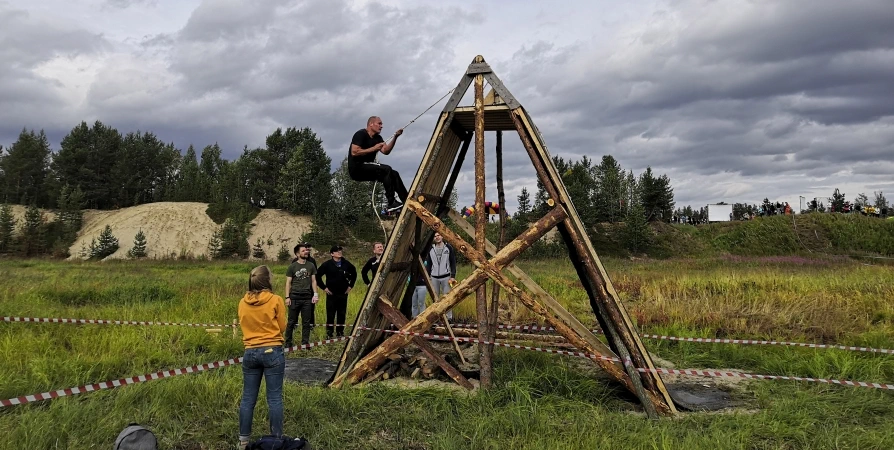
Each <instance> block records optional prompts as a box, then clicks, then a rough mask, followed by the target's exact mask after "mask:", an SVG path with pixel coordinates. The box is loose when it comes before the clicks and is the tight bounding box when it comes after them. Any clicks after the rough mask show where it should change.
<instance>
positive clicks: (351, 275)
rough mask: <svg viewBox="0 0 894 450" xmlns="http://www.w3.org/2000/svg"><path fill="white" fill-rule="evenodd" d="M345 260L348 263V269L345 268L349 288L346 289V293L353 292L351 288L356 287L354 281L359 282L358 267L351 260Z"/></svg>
mask: <svg viewBox="0 0 894 450" xmlns="http://www.w3.org/2000/svg"><path fill="white" fill-rule="evenodd" d="M345 262H346V263H348V267H347V269H348V270H345V275H347V278H348V290H347V291H345V294H347V293H349V292H351V289H354V283H356V282H357V268H356V267H354V265H353V264H351V262H350V261H347V260H345Z"/></svg>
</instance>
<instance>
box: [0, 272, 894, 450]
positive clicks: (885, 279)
mask: <svg viewBox="0 0 894 450" xmlns="http://www.w3.org/2000/svg"><path fill="white" fill-rule="evenodd" d="M604 262H605V264H606V266H607V269H608V271H609V273H610V275H611V278H612V281H613V283H614V285H615V287H616V289H617V290H618V292H619V294H620V295H621V298H622V299H623V301H624V302H625V305H626V307H627V310H628V312H629V313H630V315H631V317H632V318H634V319H635V320H636V321H638V323H639V326H640V328H641V329H642V331H645V332H650V333H652V332H654V333H659V334H672V335H679V336H705V337H739V338H772V339H780V340H795V341H804V342H828V343H831V342H835V343H841V344H853V345H867V346H873V347H879V348H894V301H892V298H894V271H892V270H891V268H890V266H888V267H885V266H867V265H863V264H861V263H859V262H855V261H853V260H849V259H841V258H820V259H806V258H793V257H786V258H775V257H767V258H742V257H717V258H702V259H697V260H686V259H673V260H660V261H656V260H634V261H631V260H620V259H612V260H606V261H604ZM520 265H521V267H522V268H523V269H524V270H525V271H527V272H528V273H529V274H531V275H532V277H533V278H534V279H535V280H536V281H537V282H538V283H540V284H541V285H542V286H543V287H544V288H545V289H546V290H547V291H549V292H550V293H552V294H553V295H554V296H555V297H556V298H557V300H559V302H560V303H562V304H563V305H565V307H566V308H568V309H569V310H570V311H572V312H573V313H574V314H575V315H577V316H578V317H579V318H581V320H582V321H583V322H584V323H585V324H586V325H588V326H595V325H596V320H595V317H594V316H593V313H592V311H590V309H589V303H588V299H587V298H586V294H585V293H584V292H583V290H582V289H581V286H580V284H579V282H578V281H577V280H576V276H575V274H574V272H573V269H572V268H571V265H570V263H569V262H568V261H563V260H550V261H540V262H533V261H524V262H521V263H520ZM253 266H254V264H252V263H248V262H204V263H203V262H186V261H181V262H158V261H140V262H113V263H95V262H85V263H69V262H50V261H40V260H25V261H22V260H4V261H2V272H3V277H0V313H2V315H4V316H10V315H13V316H32V317H70V318H97V319H124V320H153V321H170V322H192V323H199V322H201V323H220V324H226V323H231V322H232V320H233V319H234V318H235V317H236V306H237V303H238V299H239V298H240V297H241V296H242V293H243V292H244V289H245V284H246V281H247V278H248V272H249V270H250V269H251V268H252V267H253ZM271 269H272V270H273V271H274V273H275V275H274V284H275V285H276V286H279V289H278V290H280V291H281V290H282V285H283V284H284V278H283V274H284V272H285V265H276V264H274V265H271ZM470 272H471V268H470V267H461V270H460V275H461V276H465V275H467V274H468V273H470ZM364 294H365V288H362V287H360V288H358V289H357V290H355V292H354V293H353V294H352V296H351V302H350V305H349V308H348V316H349V317H348V322H349V323H350V322H352V320H353V317H354V315H355V314H356V312H357V309H358V308H359V304H360V302H361V301H362V298H363V295H364ZM505 304H506V309H507V315H508V317H509V320H510V321H511V322H512V323H517V324H527V323H538V322H537V321H536V320H535V319H534V318H533V317H532V316H531V315H530V313H528V312H527V311H526V310H525V309H524V307H522V306H519V305H518V304H516V303H515V302H513V301H511V299H506V302H505ZM455 313H456V320H457V321H465V320H471V318H472V316H473V314H474V303H473V302H471V301H466V302H464V303H463V304H461V305H459V307H458V308H457V310H455ZM324 317H325V313H324V307H323V305H322V304H321V305H320V307H318V308H317V321H318V322H319V323H322V322H323V320H324ZM315 332H316V333H317V335H316V336H315V339H314V340H317V339H321V338H322V333H323V330H322V329H319V328H318V329H316V330H315ZM645 344H646V346H647V348H649V350H650V351H651V352H653V353H654V354H656V355H658V356H660V357H661V358H663V359H665V360H669V361H671V362H673V363H674V364H675V365H676V366H677V367H678V368H729V369H736V370H745V371H750V372H753V373H762V374H777V375H798V376H813V377H823V378H839V379H851V380H859V381H876V382H886V383H894V356H891V355H878V354H867V353H858V352H847V351H841V350H820V349H805V348H790V347H770V346H745V345H742V346H733V345H723V344H712V345H708V344H696V343H677V342H668V341H654V340H645ZM341 348H342V347H341V346H339V345H330V346H326V347H323V348H320V349H313V350H310V351H306V352H301V353H300V354H298V355H294V356H291V357H293V358H295V357H305V356H314V357H322V358H328V359H335V358H337V357H338V356H339V355H340V352H341ZM241 353H242V346H241V342H240V340H239V338H238V336H235V337H234V336H233V333H231V332H230V331H229V330H224V331H223V332H222V333H219V334H210V333H207V332H205V331H204V329H201V328H187V327H164V326H154V327H138V326H116V325H70V324H43V323H41V324H33V323H0V355H2V356H0V363H2V364H0V398H3V399H6V398H10V397H14V396H19V395H25V394H32V393H37V392H44V391H47V390H53V389H60V388H68V387H72V386H77V385H81V384H86V383H93V382H99V381H105V380H111V379H116V378H121V377H126V376H134V375H140V374H143V373H147V372H154V371H157V370H161V369H172V368H178V367H185V366H189V365H193V364H199V363H205V362H212V361H217V360H221V359H227V358H231V357H235V356H241ZM494 369H495V376H494V380H495V386H494V387H493V389H491V390H489V391H487V392H481V393H477V394H474V395H464V394H461V393H457V392H456V391H454V390H440V389H431V388H429V389H416V390H404V389H399V388H396V387H392V386H390V385H387V384H384V383H374V384H371V385H368V386H366V387H362V388H345V389H326V388H321V387H306V386H301V385H296V384H292V383H287V384H286V387H285V408H286V416H287V417H286V424H285V427H286V430H287V432H289V433H292V434H298V435H304V436H307V437H308V438H309V439H310V440H311V442H312V443H313V444H314V446H315V447H314V448H321V449H328V448H339V449H342V448H343V449H392V448H412V449H454V448H483V449H505V448H523V449H540V448H587V449H589V448H647V449H676V448H711V449H713V448H743V449H744V448H749V449H751V448H772V449H776V448H791V449H801V448H855V449H858V448H859V449H864V448H870V449H872V448H879V449H883V448H891V447H894V419H892V418H894V394H892V393H891V392H887V391H879V390H873V389H866V388H847V387H840V386H828V385H821V384H809V383H797V382H782V381H755V382H743V383H740V384H737V385H736V386H735V387H729V388H726V389H729V390H731V392H732V393H733V395H734V396H735V397H736V398H737V399H739V400H740V401H742V402H743V403H744V406H743V407H742V408H739V409H736V410H732V411H727V412H725V413H684V414H681V415H679V417H677V418H674V419H662V420H658V421H651V420H648V419H646V418H645V416H644V415H643V414H642V413H641V412H640V408H639V406H638V405H637V402H636V401H635V399H633V398H632V397H631V396H630V395H629V394H627V393H626V391H624V390H623V389H621V388H619V387H618V386H617V385H615V384H613V383H609V382H607V381H605V379H604V377H602V376H600V375H599V373H598V372H597V371H595V370H594V369H593V367H592V364H590V363H587V362H586V361H583V360H580V359H577V358H571V357H564V356H554V355H546V354H541V353H532V352H523V351H516V350H509V349H501V348H498V349H497V351H496V361H495V368H494ZM241 382H242V375H241V370H240V368H239V367H238V366H237V367H231V368H223V369H216V370H213V371H210V372H206V373H202V374H193V375H183V376H177V377H174V378H170V379H164V380H157V381H151V382H147V383H140V384H136V385H132V386H126V387H121V388H117V389H113V390H108V391H101V392H93V393H86V394H81V395H76V396H72V397H66V398H61V399H56V400H52V401H47V402H38V403H33V404H29V405H24V406H16V407H7V408H2V409H0V435H2V436H4V439H0V449H6V448H10V449H12V448H41V449H42V448H73V449H74V448H76V449H81V448H110V447H111V445H112V442H113V441H114V439H115V436H116V435H117V433H118V432H119V431H120V430H121V429H122V428H123V427H124V426H125V425H127V424H128V423H129V422H140V423H142V424H144V425H147V426H149V427H150V428H151V429H153V430H154V431H155V432H156V434H157V435H158V436H159V438H160V440H161V444H162V447H161V448H164V449H224V448H233V445H234V443H235V441H236V439H235V438H236V430H237V426H238V419H237V408H238V402H239V397H240V395H241ZM265 428H266V405H265V404H264V402H263V401H261V402H259V404H258V408H257V410H256V414H255V430H254V431H255V435H260V434H262V433H263V432H264V430H265Z"/></svg>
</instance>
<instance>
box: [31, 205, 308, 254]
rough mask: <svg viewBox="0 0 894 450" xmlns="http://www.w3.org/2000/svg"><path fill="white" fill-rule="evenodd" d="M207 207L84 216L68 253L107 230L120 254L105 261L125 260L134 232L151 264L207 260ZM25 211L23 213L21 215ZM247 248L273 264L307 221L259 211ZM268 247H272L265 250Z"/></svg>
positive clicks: (209, 227)
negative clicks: (260, 249) (258, 247)
mask: <svg viewBox="0 0 894 450" xmlns="http://www.w3.org/2000/svg"><path fill="white" fill-rule="evenodd" d="M207 208H208V204H206V203H192V202H159V203H148V204H145V205H139V206H134V207H131V208H124V209H119V210H112V211H97V210H85V211H84V223H83V225H82V227H81V231H80V232H79V233H78V238H77V239H76V240H75V242H74V244H73V245H72V246H71V247H70V249H69V252H70V254H71V255H72V258H79V257H80V254H81V249H82V248H88V247H89V246H90V241H91V240H93V239H95V238H97V237H99V234H100V233H101V232H102V230H103V228H105V226H106V225H109V226H111V227H112V232H113V234H114V235H115V237H117V238H118V242H119V245H120V246H121V248H119V249H118V251H117V252H115V253H114V254H112V255H111V256H109V258H110V259H117V258H126V257H127V252H128V250H130V249H131V247H133V239H134V236H135V235H136V234H137V232H138V231H139V230H141V229H142V230H143V233H144V234H145V235H146V253H147V255H148V256H149V257H150V258H177V257H180V256H186V257H192V258H198V257H202V256H203V255H207V254H208V242H209V241H210V240H211V235H212V234H213V233H214V231H215V230H217V228H218V225H217V224H216V223H214V221H212V220H211V218H210V217H208V215H207V214H206V213H205V210H206V209H207ZM23 211H24V210H23ZM252 225H253V226H252V229H251V232H250V236H249V242H250V243H251V245H254V243H255V242H256V241H257V239H259V238H260V239H261V240H262V244H263V246H264V250H265V252H266V253H267V257H268V259H272V258H276V254H277V253H278V251H279V248H280V246H281V245H282V244H286V247H287V248H289V249H291V248H292V246H294V245H295V244H296V243H297V242H298V239H299V238H300V237H301V235H302V234H303V233H304V232H306V231H308V230H309V229H310V219H309V218H308V217H303V216H293V215H291V214H288V213H285V212H282V211H279V210H263V211H261V213H260V214H258V216H257V217H256V218H255V220H254V221H252ZM270 242H272V244H270Z"/></svg>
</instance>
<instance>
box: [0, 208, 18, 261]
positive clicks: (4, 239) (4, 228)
mask: <svg viewBox="0 0 894 450" xmlns="http://www.w3.org/2000/svg"><path fill="white" fill-rule="evenodd" d="M15 227H16V219H15V217H13V215H12V207H11V206H9V205H7V204H3V205H2V206H0V253H8V252H11V251H12V249H13V246H12V233H13V231H15Z"/></svg>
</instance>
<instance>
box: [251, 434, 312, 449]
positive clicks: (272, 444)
mask: <svg viewBox="0 0 894 450" xmlns="http://www.w3.org/2000/svg"><path fill="white" fill-rule="evenodd" d="M245 450H311V448H310V444H308V443H307V439H304V438H303V437H298V438H293V437H290V436H286V435H282V436H279V437H277V436H273V435H267V436H264V437H262V438H260V439H258V440H256V441H254V442H252V443H250V444H248V447H246V449H245Z"/></svg>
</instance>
